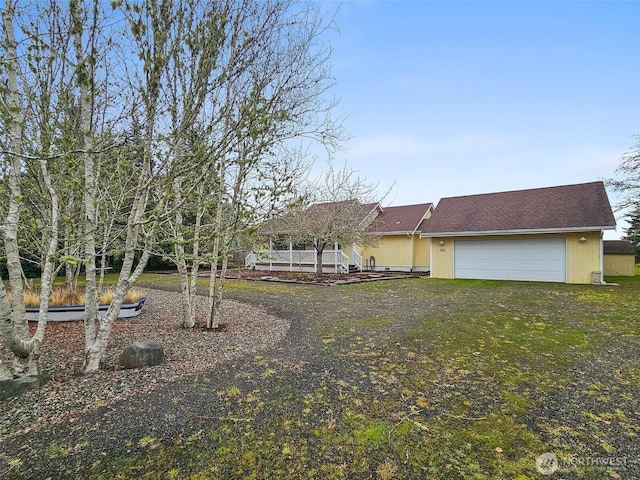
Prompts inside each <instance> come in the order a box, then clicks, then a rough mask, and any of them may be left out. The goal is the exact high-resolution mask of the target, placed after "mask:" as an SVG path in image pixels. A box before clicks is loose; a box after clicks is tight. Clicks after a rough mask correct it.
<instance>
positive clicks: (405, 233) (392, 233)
mask: <svg viewBox="0 0 640 480" xmlns="http://www.w3.org/2000/svg"><path fill="white" fill-rule="evenodd" d="M369 233H370V234H371V235H382V236H385V235H386V236H388V235H412V234H413V232H412V231H411V230H406V231H403V232H369Z"/></svg>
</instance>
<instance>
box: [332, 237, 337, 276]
mask: <svg viewBox="0 0 640 480" xmlns="http://www.w3.org/2000/svg"><path fill="white" fill-rule="evenodd" d="M333 270H334V271H335V272H336V273H338V242H335V243H334V244H333Z"/></svg>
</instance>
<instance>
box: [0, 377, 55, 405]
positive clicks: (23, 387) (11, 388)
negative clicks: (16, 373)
mask: <svg viewBox="0 0 640 480" xmlns="http://www.w3.org/2000/svg"><path fill="white" fill-rule="evenodd" d="M45 381H46V378H45V377H44V376H41V377H35V376H26V377H18V378H12V379H10V380H1V381H0V400H5V399H7V398H10V397H15V396H16V395H20V394H22V393H24V392H26V391H27V390H31V389H32V388H38V387H40V386H41V385H42V384H44V382H45Z"/></svg>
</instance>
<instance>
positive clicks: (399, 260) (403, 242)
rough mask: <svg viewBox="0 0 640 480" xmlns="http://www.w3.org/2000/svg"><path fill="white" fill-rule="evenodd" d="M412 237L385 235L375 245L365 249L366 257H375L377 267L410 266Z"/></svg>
mask: <svg viewBox="0 0 640 480" xmlns="http://www.w3.org/2000/svg"><path fill="white" fill-rule="evenodd" d="M410 252H411V238H410V237H409V236H408V235H383V236H381V237H380V238H379V239H378V243H377V245H376V246H375V247H366V248H365V249H364V255H363V258H364V259H369V257H371V256H373V257H375V259H376V260H375V263H376V268H385V267H386V268H401V267H404V268H410V258H409V257H410Z"/></svg>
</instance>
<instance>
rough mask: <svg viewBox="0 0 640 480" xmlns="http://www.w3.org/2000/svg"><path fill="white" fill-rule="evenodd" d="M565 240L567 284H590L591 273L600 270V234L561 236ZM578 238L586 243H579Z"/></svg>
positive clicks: (588, 233)
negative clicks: (583, 239)
mask: <svg viewBox="0 0 640 480" xmlns="http://www.w3.org/2000/svg"><path fill="white" fill-rule="evenodd" d="M562 236H565V237H566V238H567V283H591V281H592V272H599V271H601V270H602V265H601V263H600V251H601V250H600V249H601V236H600V232H599V231H597V232H579V233H569V234H565V235H562ZM580 238H585V239H586V241H584V242H581V241H580Z"/></svg>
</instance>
